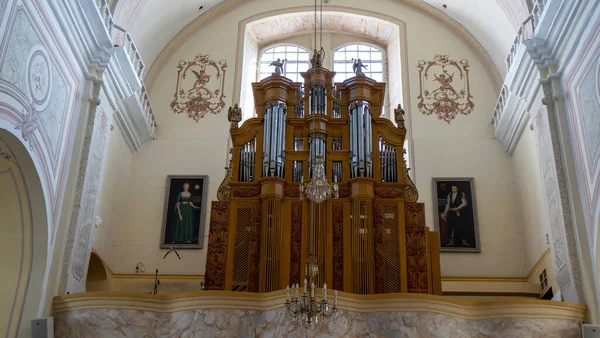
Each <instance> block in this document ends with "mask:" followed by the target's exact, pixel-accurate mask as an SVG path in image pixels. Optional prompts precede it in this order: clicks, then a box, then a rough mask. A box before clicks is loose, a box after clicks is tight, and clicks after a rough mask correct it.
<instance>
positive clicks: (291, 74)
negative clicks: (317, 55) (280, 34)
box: [258, 44, 309, 82]
mask: <svg viewBox="0 0 600 338" xmlns="http://www.w3.org/2000/svg"><path fill="white" fill-rule="evenodd" d="M277 59H280V60H282V61H283V60H288V62H286V63H285V66H284V68H285V72H284V74H285V77H287V78H288V79H290V80H292V81H295V82H298V81H303V79H302V76H300V74H299V72H305V71H307V70H308V59H309V53H308V50H306V49H304V48H302V47H298V46H294V45H286V44H283V45H279V46H274V47H271V48H269V49H266V50H265V51H264V52H263V54H262V55H261V63H260V65H259V67H260V69H259V76H258V78H259V81H260V80H261V79H264V78H265V77H268V76H271V74H272V73H273V72H274V71H275V67H273V66H269V65H270V64H271V62H273V61H275V60H277Z"/></svg>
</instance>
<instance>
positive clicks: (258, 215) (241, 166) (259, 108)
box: [205, 67, 441, 295]
mask: <svg viewBox="0 0 600 338" xmlns="http://www.w3.org/2000/svg"><path fill="white" fill-rule="evenodd" d="M334 75H335V73H334V72H330V71H328V70H327V69H324V68H321V67H313V68H311V69H310V70H308V71H307V72H306V73H302V76H303V77H304V84H302V83H294V82H292V81H291V80H289V79H287V78H285V77H283V76H279V75H272V76H270V77H268V78H266V79H264V80H262V81H261V82H259V83H253V84H252V89H253V94H254V99H255V106H256V112H257V115H258V116H256V117H254V118H250V119H248V120H247V121H245V122H244V123H243V125H242V126H240V127H238V122H237V121H239V118H238V119H237V120H236V119H235V118H234V119H232V118H231V116H230V121H231V130H230V132H231V140H232V145H233V147H232V150H231V158H230V165H229V167H228V168H226V177H225V179H224V181H223V182H222V183H221V186H220V187H219V192H218V199H219V201H215V202H212V208H211V217H210V229H209V239H208V253H207V262H206V273H205V288H206V289H208V290H228V291H248V292H271V291H275V290H281V289H284V288H285V287H286V286H287V285H289V284H291V283H301V281H302V280H303V279H304V271H303V270H304V265H305V263H306V261H307V259H308V256H309V248H308V243H309V231H308V229H309V225H310V222H315V237H314V238H315V242H314V257H315V258H316V259H317V260H318V263H319V264H318V266H319V271H318V274H317V281H316V282H315V284H318V285H322V284H323V282H326V283H327V284H328V285H329V286H330V288H331V287H333V289H336V290H341V291H345V292H349V293H356V294H375V293H399V292H409V293H429V294H440V295H441V279H440V267H439V249H438V248H439V246H438V245H439V244H438V236H437V233H434V232H430V231H429V230H428V228H427V227H426V226H425V215H424V205H423V204H422V203H417V198H418V192H417V190H416V187H415V185H414V183H413V182H412V180H411V178H410V177H409V175H408V169H407V167H406V162H405V159H404V149H403V145H404V140H405V136H406V129H405V128H404V126H403V123H401V125H399V126H398V127H396V126H394V124H393V123H392V122H391V121H390V120H389V119H387V118H382V117H380V115H381V112H382V105H383V103H384V93H385V84H384V83H378V82H376V81H374V80H372V79H370V78H368V77H366V76H356V77H353V78H350V79H348V80H346V81H344V82H343V83H336V84H334V83H333V76H334ZM230 115H231V114H230ZM317 155H322V156H323V158H324V159H325V170H326V175H327V178H328V180H329V181H334V180H335V181H337V182H339V183H338V185H339V198H337V199H333V198H331V199H329V200H327V201H325V202H323V203H320V204H312V205H311V203H313V202H311V201H308V200H306V199H304V200H302V199H301V198H300V189H299V186H300V182H301V181H302V180H303V179H304V178H308V179H310V175H311V173H312V170H311V167H312V166H313V165H314V163H315V158H316V156H317ZM311 207H312V208H313V210H312V212H311ZM311 215H312V217H311Z"/></svg>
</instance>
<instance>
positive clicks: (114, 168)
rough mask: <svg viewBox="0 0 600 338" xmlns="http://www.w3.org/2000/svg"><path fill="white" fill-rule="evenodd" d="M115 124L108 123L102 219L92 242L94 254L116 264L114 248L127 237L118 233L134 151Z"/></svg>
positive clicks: (122, 218)
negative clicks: (109, 128) (109, 127)
mask: <svg viewBox="0 0 600 338" xmlns="http://www.w3.org/2000/svg"><path fill="white" fill-rule="evenodd" d="M115 124H116V123H115V122H113V124H112V126H111V129H112V131H111V132H110V139H109V141H108V142H109V144H108V154H107V158H106V166H105V168H104V177H103V179H102V180H103V181H102V182H103V183H102V192H101V195H100V202H99V206H98V216H100V218H101V219H102V223H101V224H100V225H99V226H98V227H97V228H95V229H94V235H93V238H94V240H93V245H92V247H93V249H94V250H95V251H96V252H97V254H98V255H99V256H100V257H102V259H103V260H104V262H106V264H107V265H108V266H111V267H112V266H114V264H115V259H116V257H115V248H116V247H118V246H119V245H120V243H122V242H125V243H127V241H128V240H127V239H122V238H121V237H120V231H121V228H122V227H123V220H124V218H125V215H126V214H127V209H126V208H127V197H128V193H127V190H128V186H129V175H130V173H131V163H132V160H133V152H132V151H131V149H130V148H129V146H128V145H127V143H126V141H125V137H124V136H123V132H122V131H121V128H120V127H119V126H118V125H117V126H115ZM134 266H135V265H134Z"/></svg>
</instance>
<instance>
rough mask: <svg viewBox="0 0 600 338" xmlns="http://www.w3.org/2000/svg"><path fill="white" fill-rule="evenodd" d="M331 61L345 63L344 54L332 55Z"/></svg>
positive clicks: (336, 53)
mask: <svg viewBox="0 0 600 338" xmlns="http://www.w3.org/2000/svg"><path fill="white" fill-rule="evenodd" d="M333 61H346V53H342V52H335V53H333Z"/></svg>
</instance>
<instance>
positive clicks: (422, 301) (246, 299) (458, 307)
mask: <svg viewBox="0 0 600 338" xmlns="http://www.w3.org/2000/svg"><path fill="white" fill-rule="evenodd" d="M329 293H332V291H329ZM330 296H331V295H330ZM285 298H286V294H285V290H281V291H276V292H270V293H263V294H259V293H250V292H233V291H200V292H193V293H185V294H179V295H147V294H140V293H113V292H86V293H80V294H71V295H64V296H57V297H54V302H53V310H54V313H57V312H69V311H78V310H85V309H127V310H136V311H152V312H162V313H172V312H177V311H185V310H194V309H212V308H220V309H247V310H257V311H268V310H273V309H278V308H281V307H282V304H283V303H284V302H285ZM338 307H339V308H340V309H343V310H347V311H354V312H363V313H365V312H432V313H440V314H445V315H449V316H454V317H458V318H464V319H472V320H476V319H490V318H509V317H517V318H545V319H565V320H575V321H585V319H586V311H587V308H586V306H585V305H581V304H571V303H565V302H553V301H546V300H534V299H510V300H502V301H481V302H474V301H466V300H459V299H455V298H451V297H447V296H434V295H426V294H378V295H354V294H349V293H345V292H339V294H338Z"/></svg>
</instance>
